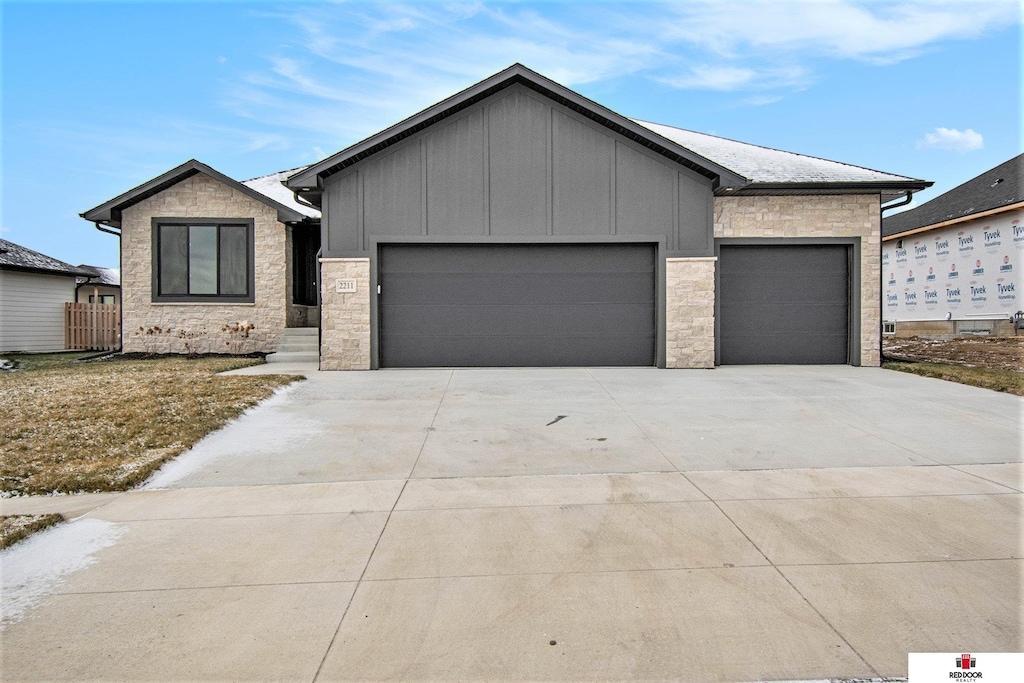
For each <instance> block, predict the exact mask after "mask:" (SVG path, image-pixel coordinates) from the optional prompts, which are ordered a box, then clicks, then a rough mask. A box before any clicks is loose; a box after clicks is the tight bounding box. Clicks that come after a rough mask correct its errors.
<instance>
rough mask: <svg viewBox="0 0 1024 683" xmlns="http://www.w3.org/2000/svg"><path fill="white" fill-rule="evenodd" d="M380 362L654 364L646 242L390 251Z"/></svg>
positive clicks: (384, 262)
mask: <svg viewBox="0 0 1024 683" xmlns="http://www.w3.org/2000/svg"><path fill="white" fill-rule="evenodd" d="M378 268H379V271H380V273H379V276H380V284H381V298H380V365H381V366H382V367H430V366H435V367H437V366H570V365H576V366H595V365H648V366H650V365H654V364H655V320H656V316H655V301H656V297H655V272H656V268H655V248H654V245H651V244H607V245H605V244H576V245H518V244H491V245H451V244H445V245H387V246H382V247H381V250H380V261H379V266H378Z"/></svg>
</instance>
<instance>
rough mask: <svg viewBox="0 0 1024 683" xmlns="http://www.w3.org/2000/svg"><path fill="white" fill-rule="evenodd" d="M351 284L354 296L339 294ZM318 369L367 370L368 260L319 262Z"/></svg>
mask: <svg viewBox="0 0 1024 683" xmlns="http://www.w3.org/2000/svg"><path fill="white" fill-rule="evenodd" d="M338 280H354V281H355V291H354V292H338V291H337V281H338ZM320 287H321V292H320V300H321V313H320V335H321V341H320V369H321V370H369V369H370V295H371V292H370V259H368V258H325V259H320Z"/></svg>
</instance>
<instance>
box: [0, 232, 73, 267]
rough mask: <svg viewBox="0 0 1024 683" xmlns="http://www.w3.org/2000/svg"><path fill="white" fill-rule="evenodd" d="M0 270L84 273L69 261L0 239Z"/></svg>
mask: <svg viewBox="0 0 1024 683" xmlns="http://www.w3.org/2000/svg"><path fill="white" fill-rule="evenodd" d="M0 270H24V271H31V272H35V273H50V274H52V275H69V276H77V275H84V274H85V273H83V272H82V271H81V270H79V269H78V268H75V267H74V266H73V265H71V264H70V263H64V262H63V261H58V260H57V259H55V258H52V257H50V256H47V255H46V254H40V253H39V252H38V251H33V250H31V249H29V248H28V247H23V246H21V245H20V244H15V243H14V242H8V241H7V240H4V239H0Z"/></svg>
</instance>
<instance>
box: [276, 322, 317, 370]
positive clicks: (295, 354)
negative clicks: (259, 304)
mask: <svg viewBox="0 0 1024 683" xmlns="http://www.w3.org/2000/svg"><path fill="white" fill-rule="evenodd" d="M319 361H320V328H319V327H288V328H285V330H284V332H283V333H282V334H281V340H280V341H279V342H278V345H277V352H276V353H268V354H267V362H268V363H317V362H319Z"/></svg>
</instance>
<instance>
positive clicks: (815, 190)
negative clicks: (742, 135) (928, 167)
mask: <svg viewBox="0 0 1024 683" xmlns="http://www.w3.org/2000/svg"><path fill="white" fill-rule="evenodd" d="M933 184H934V183H933V182H932V181H930V180H916V179H913V178H908V179H907V180H887V181H855V182H836V181H826V182H795V183H750V184H749V185H747V186H745V187H743V188H740V189H737V190H730V189H729V188H717V189H716V190H715V195H717V196H719V197H730V196H736V195H746V196H750V195H762V196H763V195H808V194H879V195H883V196H887V197H901V196H903V195H905V194H906V193H907V192H919V191H921V190H923V189H925V188H927V187H931V186H932V185H933Z"/></svg>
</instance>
